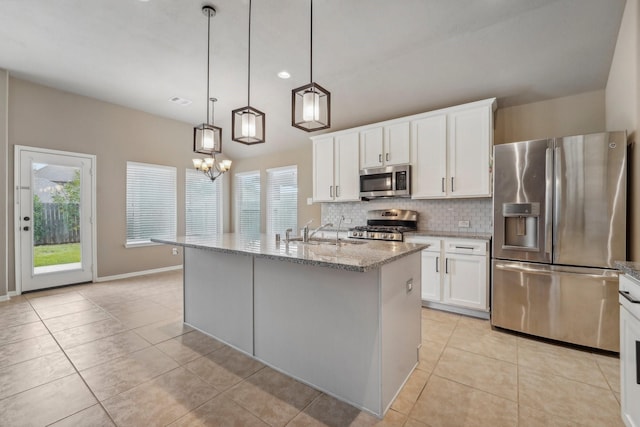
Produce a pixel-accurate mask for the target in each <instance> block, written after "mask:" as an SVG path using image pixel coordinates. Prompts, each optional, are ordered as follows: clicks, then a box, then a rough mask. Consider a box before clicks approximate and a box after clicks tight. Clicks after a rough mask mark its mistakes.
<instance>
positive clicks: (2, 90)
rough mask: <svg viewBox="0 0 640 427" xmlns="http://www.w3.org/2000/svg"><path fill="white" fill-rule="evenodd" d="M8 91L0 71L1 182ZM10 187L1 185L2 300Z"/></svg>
mask: <svg viewBox="0 0 640 427" xmlns="http://www.w3.org/2000/svg"><path fill="white" fill-rule="evenodd" d="M8 89H9V75H8V73H7V72H6V71H5V70H0V165H1V166H0V182H4V183H7V182H8V179H7V178H8V174H9V172H8V161H9V159H8V151H9V148H8V142H7V132H8V130H7V127H8V126H7V123H8V111H7V110H8V106H7V104H8V95H9V93H8ZM8 191H9V187H8V186H7V185H6V184H5V185H0V300H2V298H3V297H4V296H5V295H6V294H7V291H8V289H7V284H8V283H9V280H8V270H9V268H8V265H7V262H8V259H7V255H8V253H7V252H8V246H9V240H8V238H7V235H8V232H9V229H8V223H7V220H8V216H9V213H8V209H9V206H8V203H7V192H8Z"/></svg>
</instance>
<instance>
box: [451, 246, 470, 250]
mask: <svg viewBox="0 0 640 427" xmlns="http://www.w3.org/2000/svg"><path fill="white" fill-rule="evenodd" d="M455 247H456V249H469V250H473V246H458V245H456V246H455Z"/></svg>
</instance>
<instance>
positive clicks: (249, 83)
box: [247, 0, 251, 107]
mask: <svg viewBox="0 0 640 427" xmlns="http://www.w3.org/2000/svg"><path fill="white" fill-rule="evenodd" d="M250 105H251V0H249V49H247V107H249V106H250Z"/></svg>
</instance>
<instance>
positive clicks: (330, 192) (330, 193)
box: [329, 185, 333, 197]
mask: <svg viewBox="0 0 640 427" xmlns="http://www.w3.org/2000/svg"><path fill="white" fill-rule="evenodd" d="M329 197H333V185H330V186H329Z"/></svg>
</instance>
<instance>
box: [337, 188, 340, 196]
mask: <svg viewBox="0 0 640 427" xmlns="http://www.w3.org/2000/svg"><path fill="white" fill-rule="evenodd" d="M336 197H340V186H339V185H336Z"/></svg>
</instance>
